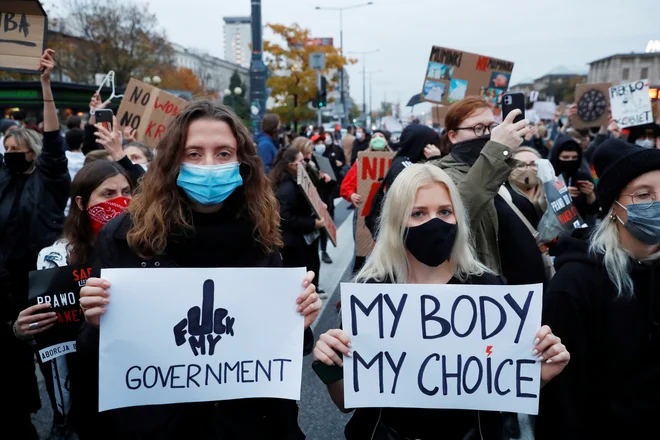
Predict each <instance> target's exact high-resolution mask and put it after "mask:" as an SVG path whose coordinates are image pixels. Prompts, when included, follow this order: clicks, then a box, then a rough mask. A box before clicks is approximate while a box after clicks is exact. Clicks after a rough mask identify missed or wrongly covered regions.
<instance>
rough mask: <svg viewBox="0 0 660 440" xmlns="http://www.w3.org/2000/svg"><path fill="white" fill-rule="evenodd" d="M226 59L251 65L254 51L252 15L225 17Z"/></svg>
mask: <svg viewBox="0 0 660 440" xmlns="http://www.w3.org/2000/svg"><path fill="white" fill-rule="evenodd" d="M224 20H225V29H224V30H225V59H226V60H227V61H229V62H231V63H234V64H239V65H241V66H243V67H250V60H251V57H252V52H251V49H250V46H251V44H252V20H251V18H250V17H224Z"/></svg>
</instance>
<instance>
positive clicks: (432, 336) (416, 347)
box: [341, 284, 543, 414]
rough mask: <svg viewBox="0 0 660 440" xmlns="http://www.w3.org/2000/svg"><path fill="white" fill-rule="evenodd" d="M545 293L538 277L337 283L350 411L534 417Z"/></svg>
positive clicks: (346, 400) (347, 400)
mask: <svg viewBox="0 0 660 440" xmlns="http://www.w3.org/2000/svg"><path fill="white" fill-rule="evenodd" d="M542 295H543V285H542V284H535V285H521V286H478V285H449V284H447V285H421V284H416V285H407V284H342V285H341V301H342V322H343V328H344V330H345V331H346V333H347V334H348V336H349V337H350V339H351V350H352V356H351V357H347V356H344V402H345V406H346V408H363V407H380V408H382V407H397V408H453V409H471V410H487V411H507V412H518V413H525V414H538V401H539V390H540V386H541V377H540V373H541V365H540V363H539V362H537V360H536V356H533V355H532V350H533V348H534V339H535V337H536V333H537V331H538V330H539V329H540V328H541V304H542ZM420 311H421V313H420Z"/></svg>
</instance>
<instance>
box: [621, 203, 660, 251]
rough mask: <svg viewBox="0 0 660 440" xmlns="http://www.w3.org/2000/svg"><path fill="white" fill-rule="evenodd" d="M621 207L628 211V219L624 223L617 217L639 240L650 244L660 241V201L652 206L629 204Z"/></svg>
mask: <svg viewBox="0 0 660 440" xmlns="http://www.w3.org/2000/svg"><path fill="white" fill-rule="evenodd" d="M616 203H617V204H618V205H619V206H620V207H622V208H623V209H625V210H626V211H627V212H628V221H627V222H625V223H623V222H622V221H621V219H620V218H619V216H617V217H616V218H617V219H618V220H619V221H620V222H621V224H622V225H623V226H624V227H625V228H626V229H627V230H628V232H630V234H631V235H632V236H633V237H635V238H636V239H637V240H639V241H641V242H642V243H644V244H647V245H649V246H654V245H656V244H659V243H660V203H657V202H656V203H654V204H653V205H651V207H650V208H647V205H640V204H636V205H627V206H623V205H622V204H621V203H619V202H616Z"/></svg>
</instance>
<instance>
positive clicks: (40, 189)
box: [0, 49, 660, 440]
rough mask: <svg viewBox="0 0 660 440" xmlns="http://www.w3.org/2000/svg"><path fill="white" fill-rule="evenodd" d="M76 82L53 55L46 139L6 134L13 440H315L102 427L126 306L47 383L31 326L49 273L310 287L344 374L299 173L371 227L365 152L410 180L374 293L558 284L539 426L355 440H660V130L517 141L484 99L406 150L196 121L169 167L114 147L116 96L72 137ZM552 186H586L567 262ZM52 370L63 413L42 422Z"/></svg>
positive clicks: (470, 101) (188, 111)
mask: <svg viewBox="0 0 660 440" xmlns="http://www.w3.org/2000/svg"><path fill="white" fill-rule="evenodd" d="M54 67H55V53H54V51H52V50H50V49H49V50H46V52H45V53H44V54H43V56H42V58H41V70H42V74H41V85H42V94H43V122H42V123H41V124H39V125H41V126H39V125H35V124H30V123H26V122H25V115H24V114H22V113H20V112H18V113H16V114H15V115H14V118H13V119H11V120H6V121H8V122H3V123H2V124H0V131H2V135H3V138H2V152H1V153H2V165H1V168H0V237H1V240H0V301H1V302H0V313H1V314H2V329H1V337H2V343H3V347H4V350H3V352H4V354H5V356H4V357H3V362H2V365H3V367H2V372H3V373H4V374H3V377H4V378H5V382H6V385H5V386H4V387H3V390H4V393H3V395H4V396H6V397H7V399H9V400H10V402H9V405H6V407H5V409H4V410H3V413H4V416H3V420H5V421H6V423H5V426H4V427H3V431H4V432H6V433H8V435H9V437H7V438H16V439H37V438H38V436H37V433H36V430H35V428H34V426H33V424H32V421H31V414H33V413H35V412H36V411H37V410H38V409H39V408H40V406H41V405H50V406H52V408H53V413H54V417H53V426H52V431H51V434H50V438H53V439H59V438H62V439H64V438H74V437H72V436H74V435H75V436H77V437H78V438H80V439H82V440H85V439H135V440H138V439H180V438H196V439H271V438H272V439H304V438H305V434H304V433H303V432H302V430H301V428H300V427H299V424H298V403H297V402H295V401H291V400H284V399H240V400H225V401H220V402H206V403H185V404H176V405H153V406H137V407H131V408H125V409H120V410H111V411H105V412H101V413H99V411H98V383H99V381H98V374H99V369H98V366H99V365H98V364H99V335H100V330H99V327H100V322H101V316H102V315H103V314H104V313H105V312H106V311H107V309H108V307H112V296H111V291H112V286H111V285H110V282H109V281H107V280H105V279H102V278H98V277H93V278H90V279H89V280H88V281H87V284H86V286H85V287H83V288H82V290H81V292H80V308H81V309H82V311H83V312H84V318H85V321H84V323H81V326H80V329H79V333H78V336H77V351H76V352H75V353H71V354H68V355H66V356H63V357H60V358H57V359H56V360H54V361H51V362H45V363H41V362H39V363H35V345H34V338H35V336H36V335H39V334H41V333H44V332H48V331H50V330H51V329H52V328H53V327H54V326H55V325H57V316H56V314H55V313H53V312H52V311H51V306H50V304H48V303H45V304H39V305H32V306H31V305H29V303H28V290H29V283H28V279H29V273H30V272H31V271H34V270H48V269H52V268H58V267H65V266H69V265H78V264H89V265H90V266H92V267H94V269H95V270H96V271H98V270H99V269H103V268H153V269H156V268H171V267H180V268H215V267H271V268H277V267H306V268H307V270H308V272H307V275H306V276H305V278H304V279H303V280H300V281H301V286H302V287H301V290H302V292H303V293H302V294H300V295H299V296H298V297H297V299H296V304H295V306H296V308H297V310H298V312H299V313H300V314H301V315H302V316H304V327H305V333H304V354H305V355H309V354H311V353H313V358H314V360H315V361H316V362H321V363H323V364H326V365H327V366H328V367H330V368H336V369H338V370H341V366H342V364H343V357H344V356H351V343H350V336H349V335H348V334H347V333H346V332H344V330H342V328H341V325H337V328H334V329H331V330H329V331H327V332H325V333H323V334H321V335H316V337H315V335H314V334H313V333H312V330H311V325H312V323H313V322H314V320H315V319H316V318H317V316H318V314H319V313H320V310H321V305H322V300H323V299H327V298H328V294H327V293H326V292H324V291H323V290H321V289H320V288H319V287H318V286H319V279H320V277H321V276H322V273H321V270H320V269H321V261H323V262H324V263H325V264H334V262H333V261H332V258H331V257H330V255H329V254H328V252H327V242H328V239H329V237H328V233H327V231H326V227H327V226H328V225H327V224H326V220H324V219H323V218H320V217H319V216H317V215H316V213H315V210H314V209H313V208H312V206H311V205H310V203H309V202H308V200H307V198H306V196H305V193H304V192H303V189H302V188H301V186H300V185H298V173H299V172H300V170H301V169H302V170H304V171H305V172H306V173H307V174H308V175H309V178H310V179H311V181H312V183H313V185H314V187H315V188H316V190H317V191H318V194H319V196H320V197H321V199H322V201H323V203H324V204H325V208H326V209H327V211H328V213H329V215H330V218H332V217H333V215H334V208H335V201H336V200H338V199H340V198H343V199H345V200H346V202H348V204H350V206H351V207H352V208H354V214H355V216H356V217H357V215H358V213H359V212H360V210H361V207H362V206H364V204H365V203H366V200H365V199H364V197H365V196H364V195H360V194H359V193H358V179H359V176H358V173H357V166H358V165H357V163H356V161H357V158H358V155H359V153H360V152H365V151H367V152H371V151H373V152H382V151H391V152H393V155H394V158H393V161H392V165H391V167H390V169H389V171H388V173H387V175H386V176H385V177H384V179H383V180H382V182H381V184H380V189H379V191H378V193H377V194H376V196H375V197H374V200H373V201H372V203H371V208H370V212H368V213H365V214H368V215H367V226H368V227H369V230H370V232H371V234H372V236H373V239H374V243H375V244H374V247H373V250H372V252H371V254H370V255H369V256H368V257H366V258H355V261H354V265H353V276H352V281H353V282H355V283H387V284H397V283H399V284H449V285H463V284H472V285H484V286H489V285H505V284H508V285H520V284H542V285H543V291H544V292H543V304H544V305H543V318H542V324H543V325H542V327H541V328H539V329H537V330H538V331H537V333H536V339H535V341H534V347H533V355H534V356H537V360H538V362H540V363H541V383H542V390H541V393H540V411H539V414H538V416H536V417H531V418H525V417H522V416H521V415H519V414H510V413H501V412H497V411H472V410H451V409H442V410H430V409H416V408H362V409H358V410H355V411H354V412H353V415H352V417H351V420H350V422H349V423H348V425H347V426H346V429H345V436H346V438H347V439H378V440H380V439H388V440H396V439H436V438H443V439H451V440H459V439H468V440H469V439H510V438H518V437H519V436H520V424H521V423H529V424H530V425H531V426H532V429H533V431H534V435H535V437H536V438H537V439H550V438H562V439H585V438H649V434H648V433H653V432H656V431H657V429H656V428H655V419H654V416H655V415H656V414H658V412H659V411H660V400H658V397H657V396H658V395H659V394H660V350H659V349H660V299H659V298H656V293H657V291H658V286H660V203H658V201H657V199H658V195H659V194H660V126H659V125H658V124H656V123H654V124H649V125H646V126H639V127H633V128H632V129H630V130H620V129H619V127H618V126H617V124H616V121H614V120H611V121H610V122H609V123H608V124H607V125H605V126H602V127H594V128H593V129H591V130H589V129H587V130H582V129H574V128H572V127H571V120H572V119H571V116H572V115H574V113H575V106H571V107H570V108H569V111H568V116H569V118H568V119H567V120H565V119H562V118H561V117H562V116H563V115H560V114H557V117H556V118H555V120H553V121H546V123H544V124H540V123H530V120H529V119H523V120H521V121H518V122H514V119H515V118H516V117H517V116H519V115H521V112H520V110H514V111H513V112H511V113H509V114H508V115H507V116H506V117H505V118H504V119H503V120H502V121H501V122H498V121H497V120H496V118H495V115H494V112H493V108H492V106H491V104H489V103H488V102H486V101H485V100H483V99H482V98H480V97H466V98H465V99H463V100H461V101H459V102H456V103H454V104H453V105H452V106H451V107H450V108H449V110H448V112H447V114H446V117H445V120H444V121H443V124H442V125H443V127H444V129H443V130H438V129H434V128H431V127H427V126H425V125H422V124H420V123H412V124H410V125H408V126H406V127H405V129H404V130H403V132H402V133H401V137H400V140H399V141H398V142H395V141H394V140H393V139H392V137H391V133H389V132H388V131H387V130H385V129H376V130H372V129H370V127H362V126H360V127H348V128H347V130H346V131H345V132H344V131H343V130H342V127H340V126H336V127H335V128H334V130H332V131H326V130H325V129H324V128H323V127H313V126H305V127H303V128H302V129H301V130H300V133H296V132H294V131H292V130H290V129H288V128H283V127H282V123H281V121H280V118H279V117H278V116H276V115H274V114H269V115H266V117H265V118H264V119H263V121H262V126H261V130H260V132H259V133H257V134H256V135H255V136H253V135H252V134H251V133H250V132H249V131H248V130H247V128H246V127H245V126H244V125H243V123H242V122H241V120H240V119H239V118H238V117H237V116H236V115H235V114H234V113H233V112H232V111H231V109H229V108H228V107H226V106H223V105H216V104H214V103H212V102H210V101H194V102H191V103H190V104H189V105H188V106H187V107H186V108H185V109H183V110H182V111H181V112H180V113H179V114H178V115H177V116H176V117H175V118H174V119H173V120H172V121H171V122H170V124H169V127H168V129H167V132H166V134H165V135H164V136H163V138H162V139H161V140H160V142H159V143H158V146H157V147H156V148H155V149H152V148H150V147H149V146H147V145H145V144H142V143H140V142H139V139H136V132H135V131H134V130H131V129H122V128H121V127H119V124H118V121H117V119H116V118H115V119H114V121H113V123H112V124H111V125H110V126H109V127H108V126H104V125H101V124H96V121H95V117H94V114H95V112H96V111H97V110H99V109H102V108H104V107H105V106H106V105H107V103H103V102H102V101H101V99H100V97H99V96H98V95H94V96H93V97H92V98H91V100H90V114H89V117H88V118H86V120H85V121H83V120H81V119H80V118H78V117H76V116H74V117H71V118H69V120H68V121H66V124H65V130H64V131H65V135H62V134H61V131H62V130H61V124H60V121H59V119H58V114H57V107H56V102H55V100H54V98H53V94H52V91H51V87H50V77H51V73H52V71H53V69H54ZM522 116H524V115H522ZM534 122H536V121H534ZM543 167H550V168H549V169H551V170H553V171H554V175H553V176H552V179H555V180H554V181H556V182H559V181H561V182H563V184H565V186H566V187H567V190H568V193H569V194H570V198H571V200H572V203H573V205H574V206H575V208H576V211H577V213H578V214H579V217H580V219H581V220H582V226H583V227H576V228H574V229H573V230H571V231H568V232H567V233H565V234H558V235H557V236H556V237H553V239H552V240H541V239H540V238H539V236H540V234H539V232H538V231H539V230H540V229H541V228H542V227H544V225H545V224H544V218H545V215H546V214H547V213H548V212H549V211H548V210H549V209H550V208H549V203H548V199H547V197H546V194H545V190H544V184H543V181H542V178H541V177H542V176H541V172H540V171H539V170H540V169H542V168H543ZM356 217H355V218H356ZM353 227H354V228H355V221H353ZM218 249H222V252H218ZM97 274H98V272H97ZM330 293H332V292H330ZM245 301H249V299H247V298H246V299H245ZM255 306H258V305H255ZM292 306H293V304H292ZM158 307H159V306H158V305H157V304H155V305H154V308H155V309H157V308H158ZM339 307H341V305H340V304H338V308H339ZM145 312H146V311H145ZM530 342H531V341H530ZM37 364H38V366H39V368H40V369H41V373H42V374H43V377H44V380H45V382H46V386H47V390H48V394H49V400H50V401H49V402H40V397H39V391H38V386H37V379H36V371H35V365H37ZM324 382H325V383H326V385H327V388H328V395H329V398H331V399H332V401H333V402H334V403H335V404H336V405H337V407H338V410H341V411H345V412H348V411H350V409H347V408H346V407H345V405H344V392H343V390H344V387H343V379H342V378H341V372H339V373H338V377H337V379H336V380H333V381H324ZM63 390H66V393H63V392H62V391H63ZM63 396H64V397H63ZM303 400H304V396H303ZM650 435H651V438H653V437H654V436H653V434H650Z"/></svg>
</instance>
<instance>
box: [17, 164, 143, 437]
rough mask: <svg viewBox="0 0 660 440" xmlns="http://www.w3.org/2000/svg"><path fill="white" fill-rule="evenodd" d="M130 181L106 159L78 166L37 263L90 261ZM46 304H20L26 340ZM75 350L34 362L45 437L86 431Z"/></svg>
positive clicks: (47, 319) (41, 324) (41, 326)
mask: <svg viewBox="0 0 660 440" xmlns="http://www.w3.org/2000/svg"><path fill="white" fill-rule="evenodd" d="M131 190H132V188H131V184H130V181H129V178H128V175H127V173H126V171H125V170H124V169H123V168H122V167H121V166H119V165H118V164H116V163H115V162H110V161H97V162H94V163H92V164H90V165H88V166H85V167H83V168H81V169H80V171H79V172H78V173H77V174H76V177H75V178H74V179H73V183H72V185H71V199H72V200H73V205H72V207H71V209H70V211H69V214H68V215H67V218H66V221H65V223H64V233H63V237H62V239H60V240H58V241H56V242H55V243H54V244H53V245H52V246H49V247H47V248H44V249H42V250H41V252H39V256H38V259H37V269H38V270H42V269H51V268H56V267H64V266H68V265H79V264H90V263H91V262H92V260H93V256H92V246H93V243H94V240H95V238H96V236H97V235H98V233H99V231H100V229H101V228H102V227H103V225H104V224H105V223H107V222H108V221H109V220H111V219H112V218H114V217H116V216H118V215H120V214H121V213H122V212H123V211H124V210H125V209H126V208H127V207H128V204H129V202H130V199H131ZM49 310H50V304H48V303H44V304H39V305H34V306H31V307H28V308H26V309H25V310H23V311H22V312H21V313H19V315H18V318H17V320H16V322H15V323H14V329H15V334H16V336H17V337H18V338H19V339H21V340H24V341H26V342H30V341H32V340H33V339H34V337H35V335H37V334H40V333H44V332H47V331H48V330H49V329H50V328H51V327H53V325H55V324H56V320H57V317H56V315H55V314H54V313H52V312H49ZM76 362H77V355H76V353H71V354H68V355H66V356H60V357H58V358H56V359H53V360H52V361H50V362H46V363H43V364H41V363H40V364H39V366H40V367H41V370H42V373H43V376H44V379H45V382H46V390H47V391H48V395H49V397H50V404H51V407H52V410H53V425H52V428H51V437H53V438H60V437H61V438H65V437H66V436H70V435H71V432H72V431H74V432H76V433H78V436H79V437H80V438H93V437H90V436H89V435H90V432H89V427H87V428H83V426H81V423H80V422H81V417H80V415H81V411H83V410H84V407H86V406H87V405H80V403H81V402H80V401H79V397H78V396H79V395H80V389H79V387H77V386H78V385H79V383H78V381H77V380H76V379H77V378H75V374H74V373H75V370H76Z"/></svg>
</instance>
